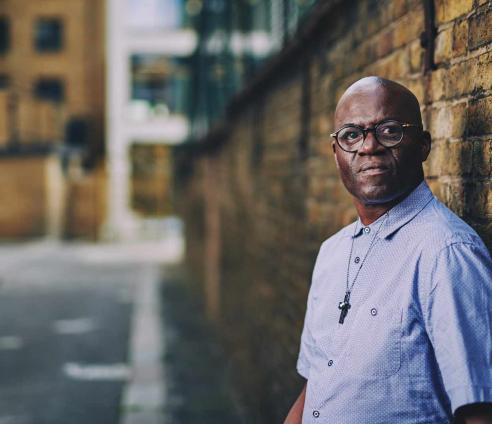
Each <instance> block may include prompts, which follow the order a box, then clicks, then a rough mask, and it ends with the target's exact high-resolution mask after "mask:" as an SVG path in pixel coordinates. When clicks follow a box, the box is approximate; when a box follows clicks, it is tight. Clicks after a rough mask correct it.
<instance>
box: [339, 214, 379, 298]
mask: <svg viewBox="0 0 492 424" xmlns="http://www.w3.org/2000/svg"><path fill="white" fill-rule="evenodd" d="M387 219H388V212H386V216H385V218H384V219H383V221H382V222H381V224H379V227H378V229H377V231H376V233H375V234H374V236H373V237H372V240H371V243H370V244H369V248H368V249H367V252H366V254H365V255H364V258H363V259H362V262H361V264H360V267H359V269H358V270H357V273H356V274H355V277H354V280H353V281H352V284H351V285H350V287H349V277H350V264H351V262H352V253H353V250H354V240H355V235H356V234H357V222H356V223H355V231H354V235H353V237H352V243H351V245H350V255H349V260H348V263H347V279H346V284H345V287H346V290H345V291H346V293H350V292H351V291H352V288H353V287H354V285H355V282H356V280H357V277H358V276H359V273H360V270H361V269H362V267H363V266H364V263H365V261H366V258H367V257H368V256H369V253H370V252H371V250H372V248H373V247H374V245H375V244H376V243H375V240H376V237H377V235H378V234H379V231H380V230H381V228H382V227H383V224H384V223H385V221H386V220H387Z"/></svg>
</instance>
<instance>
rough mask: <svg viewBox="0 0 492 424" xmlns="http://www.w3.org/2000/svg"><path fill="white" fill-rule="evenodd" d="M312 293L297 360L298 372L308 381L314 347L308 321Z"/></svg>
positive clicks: (309, 297)
mask: <svg viewBox="0 0 492 424" xmlns="http://www.w3.org/2000/svg"><path fill="white" fill-rule="evenodd" d="M311 296H312V294H311V291H310V293H309V295H308V302H307V309H306V315H305V318H304V326H303V329H302V334H301V347H300V350H299V357H298V358H297V367H296V368H297V372H298V373H299V374H300V375H301V376H303V377H304V378H305V379H306V380H307V379H308V378H309V370H310V368H311V358H312V354H311V350H312V348H313V346H314V341H313V336H312V334H311V332H310V331H309V326H308V321H309V316H310V310H311V308H310V304H311Z"/></svg>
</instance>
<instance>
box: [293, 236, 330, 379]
mask: <svg viewBox="0 0 492 424" xmlns="http://www.w3.org/2000/svg"><path fill="white" fill-rule="evenodd" d="M326 246H327V241H325V242H324V243H323V244H322V245H321V247H320V250H319V252H318V256H317V258H316V263H315V264H314V270H313V276H312V282H311V288H310V289H309V294H308V300H307V308H306V315H305V317H304V327H303V329H302V334H301V347H300V350H299V356H298V359H297V367H296V368H297V372H298V373H299V374H300V375H302V376H303V377H304V378H305V379H306V380H307V379H308V378H309V370H310V368H311V364H312V361H313V358H314V354H315V352H314V349H315V342H314V339H313V335H312V334H311V331H310V330H309V326H310V317H311V313H312V309H313V301H314V291H315V289H316V281H317V279H318V274H319V272H320V262H321V261H322V257H323V251H324V250H326Z"/></svg>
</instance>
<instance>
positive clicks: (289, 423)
mask: <svg viewBox="0 0 492 424" xmlns="http://www.w3.org/2000/svg"><path fill="white" fill-rule="evenodd" d="M306 386H307V383H306V384H304V387H303V389H302V392H301V394H300V395H299V397H298V398H297V400H296V401H295V402H294V405H292V408H290V411H289V414H288V415H287V418H286V419H285V421H284V424H301V422H302V412H303V411H304V400H305V399H306Z"/></svg>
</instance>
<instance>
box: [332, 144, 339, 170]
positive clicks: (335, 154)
mask: <svg viewBox="0 0 492 424" xmlns="http://www.w3.org/2000/svg"><path fill="white" fill-rule="evenodd" d="M331 148H332V150H333V156H334V157H335V164H336V166H337V169H340V167H339V166H338V158H337V146H336V143H335V142H334V141H332V142H331Z"/></svg>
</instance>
